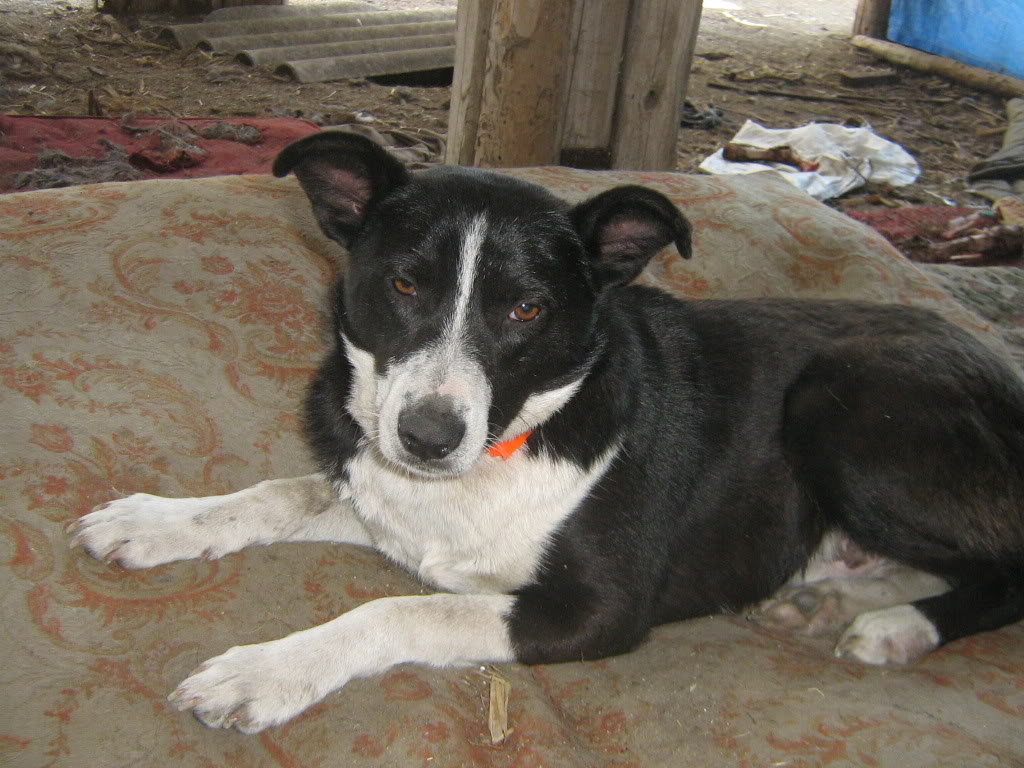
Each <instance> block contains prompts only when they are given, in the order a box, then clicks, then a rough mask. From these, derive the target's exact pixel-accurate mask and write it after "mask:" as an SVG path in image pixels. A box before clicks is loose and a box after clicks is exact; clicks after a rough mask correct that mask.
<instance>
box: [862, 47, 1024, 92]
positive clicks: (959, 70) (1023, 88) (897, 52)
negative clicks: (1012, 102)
mask: <svg viewBox="0 0 1024 768" xmlns="http://www.w3.org/2000/svg"><path fill="white" fill-rule="evenodd" d="M850 43H852V44H853V45H854V46H856V47H857V48H863V49H864V50H866V51H870V52H871V53H873V54H875V55H876V56H878V57H880V58H882V59H885V60H886V61H891V62H892V63H893V64H901V65H902V66H904V67H910V68H911V69H916V70H918V71H920V72H929V73H931V74H933V75H941V76H942V77H948V78H949V79H950V80H955V81H957V82H958V83H963V84H964V85H968V86H970V87H972V88H978V89H980V90H983V91H990V92H991V93H998V94H999V95H1001V96H1009V97H1014V96H1024V80H1021V79H1019V78H1016V77H1010V76H1009V75H1001V74H999V73H998V72H989V71H988V70H987V69H981V68H979V67H972V66H970V65H969V64H963V63H961V62H959V61H955V60H953V59H947V58H946V57H945V56H933V55H932V54H930V53H924V52H923V51H918V50H916V49H914V48H908V47H906V46H905V45H899V44H898V43H889V42H886V41H885V40H875V39H874V38H873V37H865V36H863V35H857V36H856V37H853V38H852V39H851V40H850Z"/></svg>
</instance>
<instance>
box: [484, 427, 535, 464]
mask: <svg viewBox="0 0 1024 768" xmlns="http://www.w3.org/2000/svg"><path fill="white" fill-rule="evenodd" d="M532 434H533V430H532V429H531V430H530V431H529V432H523V434H521V435H519V436H517V437H513V438H512V439H511V440H503V441H502V442H500V443H495V444H494V445H492V446H491V447H490V448H488V449H487V453H488V455H490V456H493V457H494V458H496V459H502V460H503V461H508V460H509V459H510V458H511V457H512V454H513V453H515V452H516V451H518V450H519V449H520V448H522V447H523V443H525V442H526V441H527V439H528V438H529V437H530V435H532Z"/></svg>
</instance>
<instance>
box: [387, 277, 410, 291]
mask: <svg viewBox="0 0 1024 768" xmlns="http://www.w3.org/2000/svg"><path fill="white" fill-rule="evenodd" d="M391 285H393V286H394V288H395V290H396V291H398V292H399V293H400V294H402V295H403V296H415V295H416V283H410V282H409V281H408V280H404V279H402V278H401V277H396V278H395V279H394V280H392V281H391Z"/></svg>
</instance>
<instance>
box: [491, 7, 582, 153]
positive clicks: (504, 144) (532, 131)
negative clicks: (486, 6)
mask: <svg viewBox="0 0 1024 768" xmlns="http://www.w3.org/2000/svg"><path fill="white" fill-rule="evenodd" d="M493 2H494V10H493V16H492V18H491V28H490V34H489V40H488V47H487V57H486V63H485V65H484V73H483V92H482V95H481V98H480V116H479V120H478V123H477V132H476V147H475V152H474V164H475V165H479V166H484V167H514V166H526V165H553V164H556V163H557V162H558V160H559V150H560V148H561V139H562V125H563V118H564V115H565V98H566V88H565V81H566V78H567V77H568V73H569V44H570V38H571V35H570V33H569V30H570V25H571V23H572V20H573V16H574V13H575V4H576V0H556V1H555V2H552V0H493Z"/></svg>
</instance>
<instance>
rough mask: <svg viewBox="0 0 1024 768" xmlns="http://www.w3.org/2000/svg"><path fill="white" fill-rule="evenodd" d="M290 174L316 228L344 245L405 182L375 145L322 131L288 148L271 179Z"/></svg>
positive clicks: (397, 165) (399, 168)
mask: <svg viewBox="0 0 1024 768" xmlns="http://www.w3.org/2000/svg"><path fill="white" fill-rule="evenodd" d="M289 171H294V172H295V175H296V176H298V178H299V183H300V184H302V188H303V190H305V192H306V196H307V197H309V200H310V202H311V203H312V204H313V213H315V214H316V218H317V221H318V222H320V228H321V229H322V230H323V231H324V233H325V234H326V235H327V236H328V237H329V238H331V239H332V240H337V241H338V242H339V243H341V244H342V245H348V244H349V243H350V242H351V241H352V238H353V237H354V236H355V234H356V233H357V232H358V231H359V228H360V227H362V225H363V222H364V221H365V220H366V215H367V214H368V213H369V212H370V210H372V208H373V206H374V205H376V204H377V203H378V202H380V201H381V200H382V199H384V198H385V197H387V196H388V195H389V194H390V193H391V192H392V191H394V190H395V189H396V188H398V187H400V186H402V185H403V184H405V183H406V182H407V181H408V180H409V172H408V171H407V170H406V169H405V167H404V166H403V165H402V164H401V163H400V162H398V161H397V160H396V159H395V158H393V157H392V156H391V155H389V154H388V153H387V151H386V150H385V149H384V148H383V147H381V146H380V145H378V144H375V143H374V142H372V141H370V140H369V139H367V138H364V137H362V136H357V135H356V134H354V133H345V132H344V131H323V132H322V133H315V134H313V135H312V136H307V137H306V138H304V139H299V140H298V141H296V142H294V143H293V144H289V145H288V146H287V147H285V148H284V149H283V150H281V154H279V155H278V156H277V159H276V160H274V175H275V176H287V175H288V172H289Z"/></svg>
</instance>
